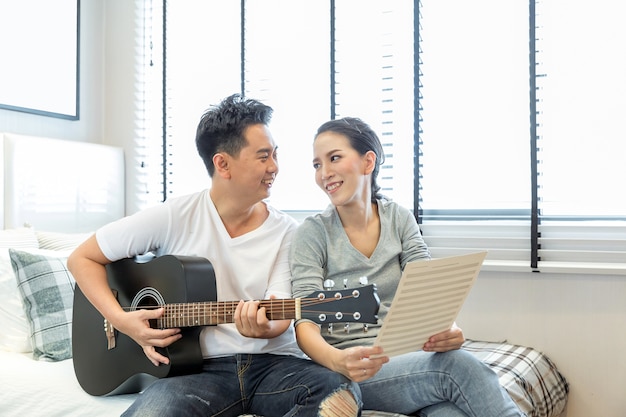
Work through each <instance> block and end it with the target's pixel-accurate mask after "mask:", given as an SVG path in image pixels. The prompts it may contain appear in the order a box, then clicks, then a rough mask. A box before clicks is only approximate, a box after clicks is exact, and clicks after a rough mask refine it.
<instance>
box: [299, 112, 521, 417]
mask: <svg viewBox="0 0 626 417" xmlns="http://www.w3.org/2000/svg"><path fill="white" fill-rule="evenodd" d="M313 151H314V152H313V153H314V158H313V167H314V169H315V180H316V182H317V185H318V186H319V187H320V188H321V189H322V191H324V192H325V193H326V195H327V196H328V198H329V199H330V203H331V204H330V205H329V206H328V208H327V209H326V210H325V211H324V212H322V213H320V214H317V215H315V216H312V217H309V218H307V219H306V220H305V221H304V222H303V224H302V225H301V226H300V227H299V229H298V231H297V232H296V236H295V238H294V240H293V242H292V246H291V253H290V255H291V257H290V266H291V273H292V280H293V291H294V296H295V297H304V296H306V295H307V294H310V293H311V292H313V291H316V290H319V289H322V288H323V289H327V290H328V289H333V288H334V289H343V288H351V287H356V286H359V285H362V284H363V283H364V281H365V280H367V281H369V283H375V284H376V286H377V290H378V295H379V297H380V300H381V304H380V310H379V318H380V320H379V324H378V325H370V326H369V327H367V328H363V326H362V325H355V324H351V325H350V326H349V327H344V326H343V325H342V326H337V325H335V327H334V328H332V327H329V326H328V325H326V326H322V327H320V326H318V325H317V324H315V323H313V322H310V321H307V320H304V319H303V320H299V321H298V322H297V323H296V335H297V339H298V344H299V345H300V347H301V349H302V350H303V351H304V352H305V353H306V354H307V355H308V356H309V357H310V358H311V359H313V360H314V361H316V362H318V363H320V364H322V365H324V366H326V367H327V368H330V369H332V370H334V371H336V372H339V373H341V374H343V375H345V376H346V377H348V378H350V379H351V380H353V381H355V382H358V383H359V385H360V388H361V392H362V400H363V409H365V410H380V411H387V412H395V413H403V414H407V415H408V414H414V415H420V416H476V417H490V416H493V417H505V416H521V415H522V414H521V412H520V411H519V409H518V408H517V406H516V405H515V403H514V402H513V401H512V400H511V398H510V397H509V396H508V394H507V393H506V392H505V391H504V390H503V389H502V388H501V387H500V384H499V382H498V378H497V376H496V375H495V373H494V372H493V371H491V369H489V368H488V367H487V366H486V365H484V364H483V363H481V362H480V361H478V360H477V359H476V358H475V357H474V356H472V355H471V354H469V353H467V352H466V351H464V350H462V349H460V347H461V345H462V344H463V342H464V340H465V338H464V336H463V332H462V330H461V329H460V328H458V327H457V326H456V325H453V326H452V328H451V329H449V330H447V331H444V332H442V333H439V334H436V335H434V336H432V337H431V338H430V339H429V340H428V341H427V342H426V344H425V345H424V346H423V347H422V349H421V350H419V349H416V351H415V352H411V353H407V354H404V355H400V356H396V357H393V358H389V357H387V356H385V355H384V352H383V351H382V348H381V347H374V346H372V343H373V341H374V339H375V338H376V335H377V333H378V330H379V328H380V323H382V321H383V320H384V319H385V316H386V314H387V311H388V309H389V306H390V304H391V300H392V299H393V296H394V293H395V290H396V287H397V285H398V282H399V280H400V276H401V274H402V270H403V268H404V266H405V265H406V264H407V262H411V261H415V260H419V259H429V258H430V253H429V251H428V248H427V246H426V244H425V243H424V240H423V239H422V236H421V233H420V230H419V227H418V225H417V222H416V221H415V218H414V217H413V215H412V214H411V212H410V211H409V210H407V209H406V208H403V207H401V206H399V205H398V204H396V203H394V202H392V201H389V200H387V199H386V198H384V197H383V196H382V195H381V194H380V193H379V191H380V187H379V186H378V184H377V182H376V177H377V174H378V171H379V168H380V166H381V165H382V163H383V149H382V146H381V144H380V141H379V139H378V137H377V135H376V133H375V132H374V131H373V130H372V129H371V128H370V127H369V126H368V125H367V124H366V123H364V122H363V121H362V120H360V119H357V118H344V119H339V120H332V121H329V122H326V123H324V124H323V125H322V126H321V127H320V128H319V129H318V131H317V134H316V136H315V139H314V143H313ZM416 319H419V318H416Z"/></svg>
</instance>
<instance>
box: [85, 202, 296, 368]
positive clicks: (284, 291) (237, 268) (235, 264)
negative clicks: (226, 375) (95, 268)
mask: <svg viewBox="0 0 626 417" xmlns="http://www.w3.org/2000/svg"><path fill="white" fill-rule="evenodd" d="M266 206H267V209H268V211H269V216H268V218H267V219H266V220H265V222H264V223H263V224H262V225H261V226H260V227H258V228H257V229H255V230H253V231H251V232H248V233H246V234H244V235H242V236H238V237H236V238H231V237H230V235H229V234H228V232H227V231H226V228H225V227H224V224H223V223H222V220H221V218H220V216H219V214H218V213H217V209H216V208H215V205H214V204H213V201H212V200H211V197H210V194H209V190H204V191H201V192H199V193H195V194H191V195H187V196H183V197H178V198H172V199H168V200H167V201H165V202H164V203H163V204H160V205H157V206H155V207H152V208H149V209H146V210H143V211H141V212H138V213H136V214H134V215H132V216H128V217H125V218H123V219H120V220H118V221H116V222H113V223H111V224H108V225H106V226H104V227H102V228H100V229H99V230H98V231H97V232H96V238H97V240H98V244H99V245H100V248H101V249H102V251H103V253H104V255H105V256H106V257H107V258H108V259H109V260H111V261H115V260H119V259H123V258H131V257H134V256H137V255H142V254H146V253H149V252H153V253H154V254H156V255H157V256H160V255H167V254H169V255H181V256H182V255H185V256H201V257H205V258H207V259H208V260H209V261H210V262H211V264H212V265H213V268H214V271H215V279H216V286H217V298H218V299H217V300H207V301H238V300H241V299H243V300H259V299H269V298H270V295H275V296H276V297H277V298H291V297H292V295H291V274H290V271H289V263H288V256H289V247H290V245H291V239H292V236H293V233H294V231H295V229H296V228H297V223H296V221H295V220H294V219H292V218H291V217H289V216H288V215H286V214H284V213H282V212H280V211H278V210H276V209H274V208H273V207H271V206H270V205H269V204H266ZM165 301H166V303H167V300H165ZM200 345H201V348H202V354H203V356H204V357H205V358H211V357H219V356H229V355H232V354H236V353H273V354H280V355H293V356H301V357H303V356H304V355H303V353H302V352H301V351H300V349H299V348H298V346H297V344H296V341H295V334H294V331H293V326H290V327H289V329H288V330H287V331H286V332H285V333H283V334H282V335H280V336H278V337H276V338H274V339H254V338H248V337H244V336H242V335H241V334H240V333H239V332H238V331H237V328H236V327H235V325H234V324H220V325H217V326H206V327H205V328H204V329H203V331H202V332H201V335H200Z"/></svg>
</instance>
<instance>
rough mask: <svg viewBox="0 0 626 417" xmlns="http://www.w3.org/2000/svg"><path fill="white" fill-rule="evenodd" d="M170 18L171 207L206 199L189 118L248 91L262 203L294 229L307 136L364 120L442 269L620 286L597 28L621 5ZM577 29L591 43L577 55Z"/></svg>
mask: <svg viewBox="0 0 626 417" xmlns="http://www.w3.org/2000/svg"><path fill="white" fill-rule="evenodd" d="M163 4H164V5H165V6H166V7H165V19H164V22H165V25H164V27H166V31H165V35H164V39H165V43H164V46H165V47H164V51H165V53H164V56H165V58H164V64H163V68H164V74H165V78H164V79H165V83H164V86H165V87H163V86H161V87H162V92H163V93H164V100H165V105H164V106H163V116H164V120H165V127H164V132H165V133H164V135H163V137H164V138H165V143H166V147H165V150H166V151H165V153H164V156H165V166H166V168H167V169H166V176H165V178H166V183H165V185H166V189H167V190H168V191H167V195H166V197H169V196H173V195H178V194H184V193H187V192H192V191H196V190H198V189H200V188H203V187H206V186H208V185H209V179H208V176H207V174H206V172H205V171H204V167H203V166H202V164H201V162H200V159H199V157H198V156H197V154H196V151H195V144H194V141H193V139H194V137H195V127H196V124H197V121H198V119H199V117H200V115H201V113H202V112H203V111H204V110H205V109H206V107H207V106H208V105H209V104H213V103H217V102H219V101H220V100H221V99H222V98H223V97H225V96H227V95H229V94H232V93H234V92H243V93H245V95H247V96H249V97H254V98H258V99H261V100H263V101H265V102H267V103H268V104H269V105H271V106H272V107H274V108H275V115H274V118H273V121H272V125H271V126H270V127H271V129H272V132H273V135H274V139H275V140H276V143H277V145H278V147H279V152H278V153H279V163H280V166H281V171H282V172H281V173H280V174H279V176H278V179H277V181H276V183H275V187H274V190H273V195H272V198H271V200H272V203H273V204H274V205H276V206H277V207H279V208H281V209H283V210H285V211H287V212H289V213H291V214H292V215H293V216H294V217H296V218H302V217H303V216H306V215H309V214H311V213H314V212H316V211H318V210H320V209H322V208H323V207H325V206H326V204H327V200H326V197H325V196H324V195H323V194H322V192H321V191H319V190H317V188H316V186H315V184H314V180H313V170H312V167H311V163H310V161H311V149H312V148H311V145H312V140H313V135H314V132H315V129H316V128H317V126H319V124H321V123H322V122H323V121H326V120H328V119H329V118H334V117H343V116H357V117H361V118H363V119H364V120H366V121H368V122H369V123H370V124H372V126H373V127H374V129H375V130H376V131H377V132H378V133H379V135H380V136H381V139H382V140H383V142H384V144H385V149H386V157H387V163H386V165H385V167H384V168H383V169H382V170H381V174H380V175H381V185H382V186H383V188H384V192H385V194H387V195H389V196H390V197H392V198H393V199H394V200H396V201H398V202H399V203H400V204H403V205H405V206H407V207H416V213H415V214H416V217H417V218H418V220H419V222H420V224H421V228H422V231H423V234H424V237H425V239H426V241H427V243H428V245H429V247H430V248H431V251H432V253H433V255H434V256H435V257H441V256H447V255H455V254H460V253H467V252H471V251H477V250H485V249H487V250H488V251H489V254H488V257H487V260H486V262H485V266H484V269H487V270H512V271H535V272H584V273H610V274H626V224H625V223H624V220H625V218H626V210H625V209H624V197H623V196H622V195H623V193H620V192H619V184H621V183H623V182H624V180H625V179H626V178H625V175H626V172H625V168H624V166H623V164H620V157H621V155H623V154H624V152H623V151H624V146H625V145H624V143H626V141H624V140H623V139H624V138H623V136H624V127H623V126H621V125H620V123H619V120H620V118H619V115H621V114H623V113H624V107H626V106H625V105H624V98H623V97H626V95H625V94H624V88H625V87H624V86H625V83H626V81H625V80H624V79H623V77H621V76H620V75H618V74H623V73H624V69H626V68H624V62H623V61H624V58H623V57H621V56H619V57H618V56H615V55H618V54H610V53H608V52H609V51H611V50H618V49H619V42H621V39H624V38H625V37H624V36H623V35H624V33H623V32H624V29H622V28H620V26H619V24H618V23H617V21H616V20H614V19H609V21H608V22H609V24H607V25H605V26H603V22H604V21H603V20H602V19H601V17H602V18H604V17H606V16H607V15H610V16H618V15H619V13H618V12H619V10H618V9H619V6H618V5H615V4H613V3H611V2H610V1H608V0H604V1H601V2H599V3H597V7H596V4H595V3H594V4H593V5H591V4H588V3H585V5H584V6H585V7H584V8H583V7H582V5H581V6H580V9H581V10H583V9H584V12H580V13H579V12H573V11H571V10H570V7H569V6H568V5H570V3H569V2H568V3H564V2H551V3H550V4H549V5H546V4H544V3H542V4H541V7H549V8H550V9H549V10H548V9H543V10H542V9H540V8H539V7H538V4H539V3H537V4H535V2H534V1H533V0H531V1H529V2H521V1H517V2H501V1H497V0H481V1H478V2H471V3H467V2H464V1H462V0H449V1H446V2H438V1H436V0H422V1H419V2H418V1H413V2H410V1H404V0H394V1H388V2H380V1H374V0H330V1H329V2H320V1H315V0H311V1H304V0H303V1H298V2H293V1H287V0H273V1H261V0H258V1H241V2H217V1H200V0H196V1H191V0H190V1H188V2H185V3H184V5H182V4H180V2H178V3H177V2H165V3H163ZM577 10H578V8H577ZM285 16H289V17H290V18H287V19H286V18H285ZM563 25H566V26H563ZM567 25H569V26H567ZM587 25H589V26H587ZM593 25H595V26H593ZM583 26H584V27H588V28H597V30H595V29H594V30H591V29H590V31H591V32H594V31H595V32H594V33H593V34H592V35H591V34H589V33H587V31H585V41H584V42H583V43H581V36H580V35H579V33H580V30H578V31H575V30H573V29H572V28H574V27H576V28H580V27H583ZM568 28H569V29H568ZM591 39H593V40H591ZM589 42H591V43H589ZM594 42H595V43H594ZM600 43H601V44H602V45H603V47H602V48H598V47H596V46H595V45H597V44H600ZM581 44H583V45H584V46H585V47H584V48H582V49H581V48H580V46H581ZM529 45H530V48H529ZM616 48H617V49H616ZM590 50H593V53H592V52H589V53H587V51H590ZM190 51H191V52H190ZM568 51H569V52H568ZM581 51H582V52H581ZM581 56H582V57H585V58H588V60H589V62H587V59H581ZM575 57H577V59H574V58H575ZM581 61H585V62H581ZM578 149H583V150H582V151H578ZM574 151H575V152H574ZM534 231H536V233H535V232H534ZM533 258H534V260H533ZM535 261H536V262H535Z"/></svg>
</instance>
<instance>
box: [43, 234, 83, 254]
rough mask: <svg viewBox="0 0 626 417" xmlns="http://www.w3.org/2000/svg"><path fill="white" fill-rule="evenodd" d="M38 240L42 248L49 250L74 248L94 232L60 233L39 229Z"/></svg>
mask: <svg viewBox="0 0 626 417" xmlns="http://www.w3.org/2000/svg"><path fill="white" fill-rule="evenodd" d="M35 233H36V235H37V240H38V241H39V248H40V249H49V250H63V251H65V250H74V249H76V247H77V246H78V245H80V244H81V243H83V242H84V241H85V240H87V238H88V237H89V236H91V235H92V234H93V233H58V232H42V231H39V230H37V231H36V232H35Z"/></svg>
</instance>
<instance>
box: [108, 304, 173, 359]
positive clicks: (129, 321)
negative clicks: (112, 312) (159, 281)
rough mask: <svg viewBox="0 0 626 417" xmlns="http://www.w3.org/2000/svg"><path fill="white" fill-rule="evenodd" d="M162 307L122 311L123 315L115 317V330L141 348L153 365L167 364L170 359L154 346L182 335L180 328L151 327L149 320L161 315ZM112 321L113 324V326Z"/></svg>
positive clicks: (171, 341) (168, 343) (161, 346)
mask: <svg viewBox="0 0 626 417" xmlns="http://www.w3.org/2000/svg"><path fill="white" fill-rule="evenodd" d="M163 312H164V308H157V309H154V310H150V309H138V310H135V311H129V312H124V313H123V317H121V318H119V317H118V318H117V320H116V322H115V323H117V327H116V328H117V330H119V331H120V332H122V333H124V334H126V335H127V336H128V337H130V338H131V339H133V340H134V341H135V342H136V343H137V344H138V345H139V346H141V347H142V348H143V352H144V354H145V355H146V357H147V358H148V359H149V360H150V362H152V364H153V365H154V366H159V364H165V365H167V364H169V362H170V360H169V358H167V357H166V356H163V355H161V354H160V353H159V352H157V350H156V349H155V347H160V348H164V347H167V346H169V345H171V344H172V343H174V342H175V341H177V340H178V339H180V338H181V337H182V335H181V334H180V329H178V328H172V329H153V328H151V327H150V322H149V320H153V319H158V318H159V317H161V316H162V315H163ZM115 323H114V326H115Z"/></svg>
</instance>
